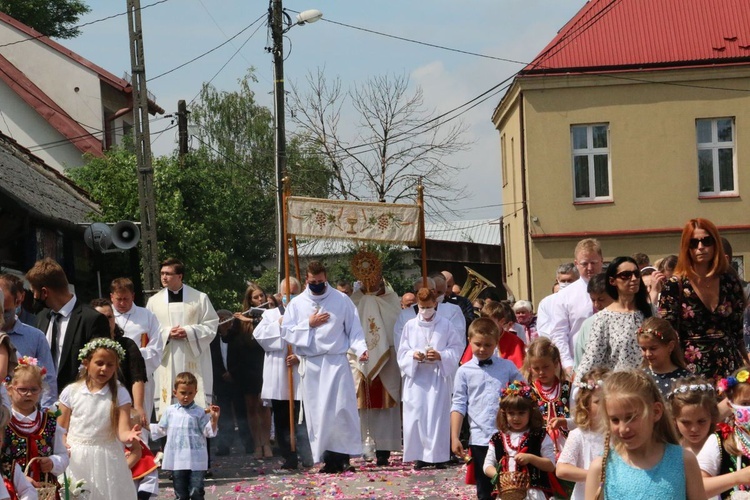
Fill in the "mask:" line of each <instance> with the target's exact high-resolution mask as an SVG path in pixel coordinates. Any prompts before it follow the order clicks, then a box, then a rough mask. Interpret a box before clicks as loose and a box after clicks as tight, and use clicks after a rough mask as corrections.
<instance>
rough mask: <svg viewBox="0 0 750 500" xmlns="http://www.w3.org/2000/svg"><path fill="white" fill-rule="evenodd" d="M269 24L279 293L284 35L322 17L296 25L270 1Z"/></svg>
mask: <svg viewBox="0 0 750 500" xmlns="http://www.w3.org/2000/svg"><path fill="white" fill-rule="evenodd" d="M268 16H269V20H268V24H269V26H270V28H271V39H272V41H273V47H272V48H271V49H270V51H271V53H272V54H273V69H274V121H275V128H276V151H275V153H276V154H275V163H276V235H277V238H276V285H277V287H278V288H277V290H280V289H281V288H280V286H281V280H282V278H283V269H284V256H283V252H284V238H285V235H286V231H285V230H284V224H285V223H286V221H285V220H284V176H285V175H286V125H285V116H284V34H285V33H286V32H287V31H289V30H290V29H292V28H293V27H295V26H298V25H299V26H302V25H304V24H307V23H314V22H315V21H318V20H320V18H322V17H323V13H322V12H320V11H319V10H315V9H311V10H305V11H302V12H300V13H299V14H298V15H297V18H296V22H294V23H293V22H292V19H291V18H290V17H289V14H287V13H286V12H285V11H284V8H283V7H282V6H281V0H271V9H270V11H269V13H268Z"/></svg>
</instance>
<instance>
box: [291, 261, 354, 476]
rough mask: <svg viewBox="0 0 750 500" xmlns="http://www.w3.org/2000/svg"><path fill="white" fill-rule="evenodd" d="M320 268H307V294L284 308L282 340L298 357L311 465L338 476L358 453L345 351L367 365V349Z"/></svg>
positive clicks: (346, 305)
mask: <svg viewBox="0 0 750 500" xmlns="http://www.w3.org/2000/svg"><path fill="white" fill-rule="evenodd" d="M327 281H328V279H327V276H326V269H325V267H324V266H323V265H322V264H321V263H320V262H317V261H313V262H310V264H309V265H308V266H307V289H306V290H305V291H304V292H302V293H301V294H300V295H298V296H297V297H295V298H294V299H293V300H292V301H291V302H290V303H289V305H288V306H287V308H286V312H285V313H284V320H283V322H282V333H281V334H282V337H283V338H284V340H286V341H287V342H289V343H290V344H292V345H293V346H294V350H295V353H296V354H297V356H298V357H299V358H300V365H299V375H300V391H301V397H302V410H303V411H304V413H305V419H306V420H307V433H308V436H309V438H310V447H311V448H312V454H313V460H315V461H316V462H319V461H321V460H322V461H323V462H324V466H323V468H322V469H321V472H325V473H336V472H343V471H344V470H345V469H348V468H349V465H348V463H349V456H351V455H361V454H362V439H361V432H360V421H359V414H358V413H357V394H356V391H355V389H354V378H353V377H352V372H351V370H350V368H349V362H348V360H347V356H346V355H347V351H349V350H350V349H351V350H352V351H353V352H354V354H355V355H356V356H357V358H358V359H359V360H361V361H367V359H368V356H367V344H366V343H365V339H364V334H363V332H362V325H361V324H360V322H359V317H358V316H357V310H356V308H355V307H354V304H353V303H352V301H351V300H349V298H348V297H347V296H345V295H343V294H342V293H341V292H339V291H338V290H336V289H335V288H332V287H331V286H330V285H329V284H328V282H327Z"/></svg>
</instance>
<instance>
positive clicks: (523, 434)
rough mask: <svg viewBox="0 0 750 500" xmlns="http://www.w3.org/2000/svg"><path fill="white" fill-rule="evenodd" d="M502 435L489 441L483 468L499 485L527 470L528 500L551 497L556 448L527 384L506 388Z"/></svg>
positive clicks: (502, 403)
mask: <svg viewBox="0 0 750 500" xmlns="http://www.w3.org/2000/svg"><path fill="white" fill-rule="evenodd" d="M497 428H498V430H499V432H497V433H495V434H493V435H492V437H491V438H490V443H489V447H488V449H487V455H486V457H485V459H484V464H483V466H482V469H483V470H484V473H485V475H486V476H487V477H491V478H492V483H493V484H497V483H498V480H499V478H500V474H502V473H503V472H514V471H519V472H521V471H524V470H525V471H527V472H528V474H529V490H528V492H527V494H526V499H527V500H542V499H545V498H547V497H548V494H551V492H552V490H551V487H550V482H549V479H550V475H549V473H550V472H553V471H554V470H555V449H554V445H553V444H552V440H551V439H550V437H549V436H548V435H547V433H546V432H545V430H544V419H543V418H542V414H541V413H540V411H539V406H538V404H537V400H536V394H535V393H534V391H533V390H532V389H531V387H529V385H528V384H526V383H525V382H521V381H518V380H515V381H513V382H511V383H510V384H508V387H507V388H505V389H503V392H502V398H501V399H500V410H499V411H498V412H497Z"/></svg>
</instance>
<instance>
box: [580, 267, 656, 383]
mask: <svg viewBox="0 0 750 500" xmlns="http://www.w3.org/2000/svg"><path fill="white" fill-rule="evenodd" d="M606 273H607V274H606V276H607V280H606V285H605V289H606V291H607V294H608V295H610V296H611V297H612V298H613V299H614V302H612V303H611V304H610V305H609V306H607V307H605V308H604V309H602V310H601V311H599V312H598V313H596V315H595V316H594V322H593V323H592V325H591V331H590V333H589V339H588V342H587V343H586V349H585V350H584V353H583V357H582V358H581V362H580V364H579V365H578V368H576V372H577V373H587V372H588V371H589V370H591V369H592V368H593V367H595V366H601V367H606V368H610V369H612V370H625V369H628V368H637V367H638V366H640V364H641V361H642V359H643V358H642V357H641V350H640V348H639V347H638V342H637V341H636V335H635V332H636V330H638V327H640V326H641V323H643V320H644V319H646V318H650V317H651V316H653V312H652V310H651V305H650V304H649V302H648V292H647V291H646V287H645V286H644V285H643V281H641V272H640V271H639V270H638V264H636V262H635V260H633V259H632V258H631V257H617V258H615V259H614V260H613V261H612V263H611V264H610V265H609V267H608V268H607V272H606Z"/></svg>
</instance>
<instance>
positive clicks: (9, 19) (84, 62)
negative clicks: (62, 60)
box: [0, 12, 164, 114]
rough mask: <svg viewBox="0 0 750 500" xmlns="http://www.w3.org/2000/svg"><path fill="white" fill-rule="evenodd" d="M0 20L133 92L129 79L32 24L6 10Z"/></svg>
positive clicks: (153, 110)
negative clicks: (12, 15)
mask: <svg viewBox="0 0 750 500" xmlns="http://www.w3.org/2000/svg"><path fill="white" fill-rule="evenodd" d="M0 22H3V23H5V24H7V25H9V26H12V27H13V28H15V29H17V30H18V31H20V32H22V33H24V34H25V35H27V36H28V37H30V38H33V39H36V40H38V41H39V42H41V43H43V44H45V45H47V46H48V47H50V48H52V49H54V50H56V51H57V52H59V53H60V54H62V55H64V56H66V57H69V58H70V59H72V60H73V61H75V62H77V63H78V64H80V65H81V66H85V67H86V68H88V69H90V70H92V71H93V72H94V73H96V74H97V75H99V80H101V81H102V82H104V83H106V84H107V85H109V86H111V87H113V88H115V89H117V90H119V91H121V92H124V93H126V94H130V93H132V91H133V88H132V86H131V85H130V82H129V81H127V80H125V79H123V78H119V77H117V76H115V75H113V74H112V73H110V72H109V71H107V70H106V69H104V68H102V67H101V66H99V65H96V64H94V63H92V62H91V61H89V60H88V59H86V58H85V57H81V56H80V55H78V54H76V53H75V52H73V51H72V50H70V49H68V48H66V47H63V46H62V45H60V44H59V43H57V42H55V41H54V40H52V39H51V38H49V37H48V36H46V35H43V34H41V33H39V32H38V31H37V30H35V29H34V28H32V27H30V26H27V25H25V24H24V23H22V22H20V21H18V20H17V19H14V18H12V17H10V16H9V15H7V14H5V13H4V12H0ZM24 43H28V42H24ZM148 105H149V106H148V107H149V112H151V113H153V114H156V113H159V114H163V113H164V109H162V108H161V107H160V106H159V105H157V104H156V102H154V101H152V100H149V102H148Z"/></svg>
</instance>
